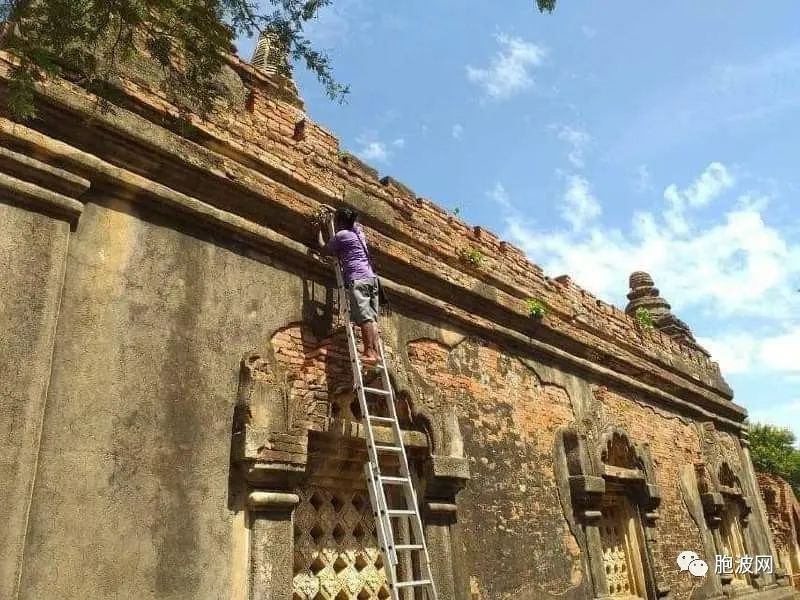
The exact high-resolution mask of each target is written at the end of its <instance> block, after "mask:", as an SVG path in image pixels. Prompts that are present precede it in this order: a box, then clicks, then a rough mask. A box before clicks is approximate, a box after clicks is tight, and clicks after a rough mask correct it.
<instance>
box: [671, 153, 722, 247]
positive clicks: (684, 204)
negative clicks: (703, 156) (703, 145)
mask: <svg viewBox="0 0 800 600" xmlns="http://www.w3.org/2000/svg"><path fill="white" fill-rule="evenodd" d="M734 183H735V182H734V179H733V177H732V176H731V174H730V173H729V171H728V169H727V167H726V166H725V165H723V164H722V163H719V162H712V163H711V164H709V165H708V167H706V169H705V170H704V171H703V172H702V173H701V174H700V176H699V177H697V179H695V180H694V181H693V182H692V183H691V184H689V186H687V187H686V188H684V189H682V190H679V189H678V186H676V185H675V184H674V183H673V184H672V185H670V186H668V187H667V189H666V190H664V199H665V200H666V201H667V203H668V204H669V208H668V209H667V211H666V212H665V215H664V216H665V218H666V220H667V223H668V224H669V226H670V227H671V228H672V229H673V230H674V231H676V232H680V233H686V232H687V231H689V224H688V222H687V221H686V218H685V215H684V211H685V210H686V209H687V208H697V207H702V206H706V205H707V204H709V203H710V202H711V201H712V200H714V199H715V198H717V197H719V196H720V195H721V194H723V193H724V192H726V191H728V190H729V189H731V188H732V187H733V186H734Z"/></svg>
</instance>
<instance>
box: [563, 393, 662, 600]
mask: <svg viewBox="0 0 800 600" xmlns="http://www.w3.org/2000/svg"><path fill="white" fill-rule="evenodd" d="M602 392H603V388H600V389H599V390H595V394H594V396H595V397H594V398H593V402H592V405H591V407H590V408H589V411H588V412H589V414H588V415H586V417H585V418H583V419H580V420H577V421H575V422H574V423H572V424H570V425H569V426H567V427H564V428H562V429H560V430H559V431H558V432H557V434H556V443H555V450H554V454H555V456H554V459H555V461H554V465H555V471H556V479H557V481H558V483H559V492H560V494H559V495H560V498H561V502H562V509H563V510H564V514H565V516H566V518H567V521H568V523H569V526H570V529H571V530H572V533H573V535H575V538H576V540H577V541H578V544H579V545H580V546H581V549H582V550H583V552H582V556H583V560H584V567H585V572H586V573H587V575H588V576H587V580H588V581H587V583H586V585H587V586H588V588H589V589H588V590H587V592H588V593H589V594H590V595H591V596H590V597H592V598H596V599H599V598H612V597H614V593H615V592H614V591H612V590H611V589H610V584H609V577H608V576H607V574H606V566H607V564H606V560H605V556H604V551H603V535H602V532H601V527H602V526H603V518H604V513H603V510H604V507H607V506H608V502H609V499H610V497H612V496H614V495H621V496H624V498H625V500H624V502H627V503H628V504H629V506H630V511H631V515H630V524H631V527H632V528H633V529H632V531H631V532H630V534H629V535H630V537H631V538H634V539H635V541H636V543H635V545H634V547H632V548H631V551H633V552H636V553H637V556H635V557H634V558H635V560H634V562H636V563H638V564H639V565H640V566H641V574H640V577H641V579H640V580H639V581H640V583H639V584H638V587H640V588H641V589H638V590H637V591H638V592H639V593H640V594H641V595H640V596H639V597H643V598H648V599H657V598H663V597H665V596H667V595H668V594H669V585H668V584H667V582H666V581H665V580H664V579H663V578H662V577H661V576H660V575H659V574H658V572H657V571H656V569H655V568H654V564H655V561H654V559H653V555H654V550H655V549H656V548H657V545H658V543H659V541H658V535H657V531H656V523H657V521H658V518H659V514H658V507H659V505H660V503H661V495H660V493H659V490H658V486H657V485H656V483H655V477H654V469H653V463H652V459H651V456H650V452H649V448H648V446H647V444H642V445H637V444H636V443H634V442H633V441H632V439H631V436H630V435H629V433H628V432H627V431H626V430H625V429H622V428H620V427H615V426H613V425H611V424H610V423H609V422H608V421H607V419H606V418H605V414H604V410H603V407H602V404H601V402H600V401H599V400H598V398H597V396H598V395H600V394H602ZM634 597H635V596H634Z"/></svg>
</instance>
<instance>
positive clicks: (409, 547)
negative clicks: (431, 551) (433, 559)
mask: <svg viewBox="0 0 800 600" xmlns="http://www.w3.org/2000/svg"><path fill="white" fill-rule="evenodd" d="M424 547H425V546H423V545H422V544H398V545H397V546H395V547H394V549H395V550H422V549H423V548H424Z"/></svg>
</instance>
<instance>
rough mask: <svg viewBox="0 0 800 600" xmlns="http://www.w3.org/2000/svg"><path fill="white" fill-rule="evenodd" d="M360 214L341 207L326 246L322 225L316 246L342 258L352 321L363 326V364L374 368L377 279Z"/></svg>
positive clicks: (318, 225) (318, 229)
mask: <svg viewBox="0 0 800 600" xmlns="http://www.w3.org/2000/svg"><path fill="white" fill-rule="evenodd" d="M357 220H358V214H357V213H356V211H354V210H353V209H352V208H339V209H337V210H336V212H335V213H334V214H333V226H334V234H333V235H332V236H331V238H330V239H329V240H328V242H327V243H325V240H324V239H323V237H322V227H321V224H320V223H315V225H316V227H317V232H316V233H317V244H318V246H319V248H320V250H321V251H322V253H323V254H329V255H332V256H335V257H336V258H338V259H339V265H340V266H341V269H342V277H343V278H344V283H345V287H346V288H347V291H348V294H347V297H348V302H349V303H350V318H351V319H352V321H353V322H354V323H356V324H357V325H358V326H359V327H361V337H362V339H363V340H364V355H363V356H362V358H361V362H362V363H364V364H365V365H368V366H372V365H376V364H377V363H378V310H379V305H378V278H377V277H376V275H375V271H374V270H373V268H372V261H371V260H370V258H369V252H368V251H367V238H366V237H365V236H364V231H363V229H361V224H360V223H357Z"/></svg>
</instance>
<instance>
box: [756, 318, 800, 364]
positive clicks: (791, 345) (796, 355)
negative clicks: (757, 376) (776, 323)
mask: <svg viewBox="0 0 800 600" xmlns="http://www.w3.org/2000/svg"><path fill="white" fill-rule="evenodd" d="M759 357H760V359H761V362H762V363H763V364H764V365H765V367H769V368H771V369H773V370H778V371H786V372H787V373H793V374H798V375H800V326H798V327H795V328H794V329H792V330H790V331H787V332H786V333H784V334H782V335H777V336H774V337H771V338H767V339H765V340H763V341H762V342H761V352H760V354H759Z"/></svg>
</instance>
